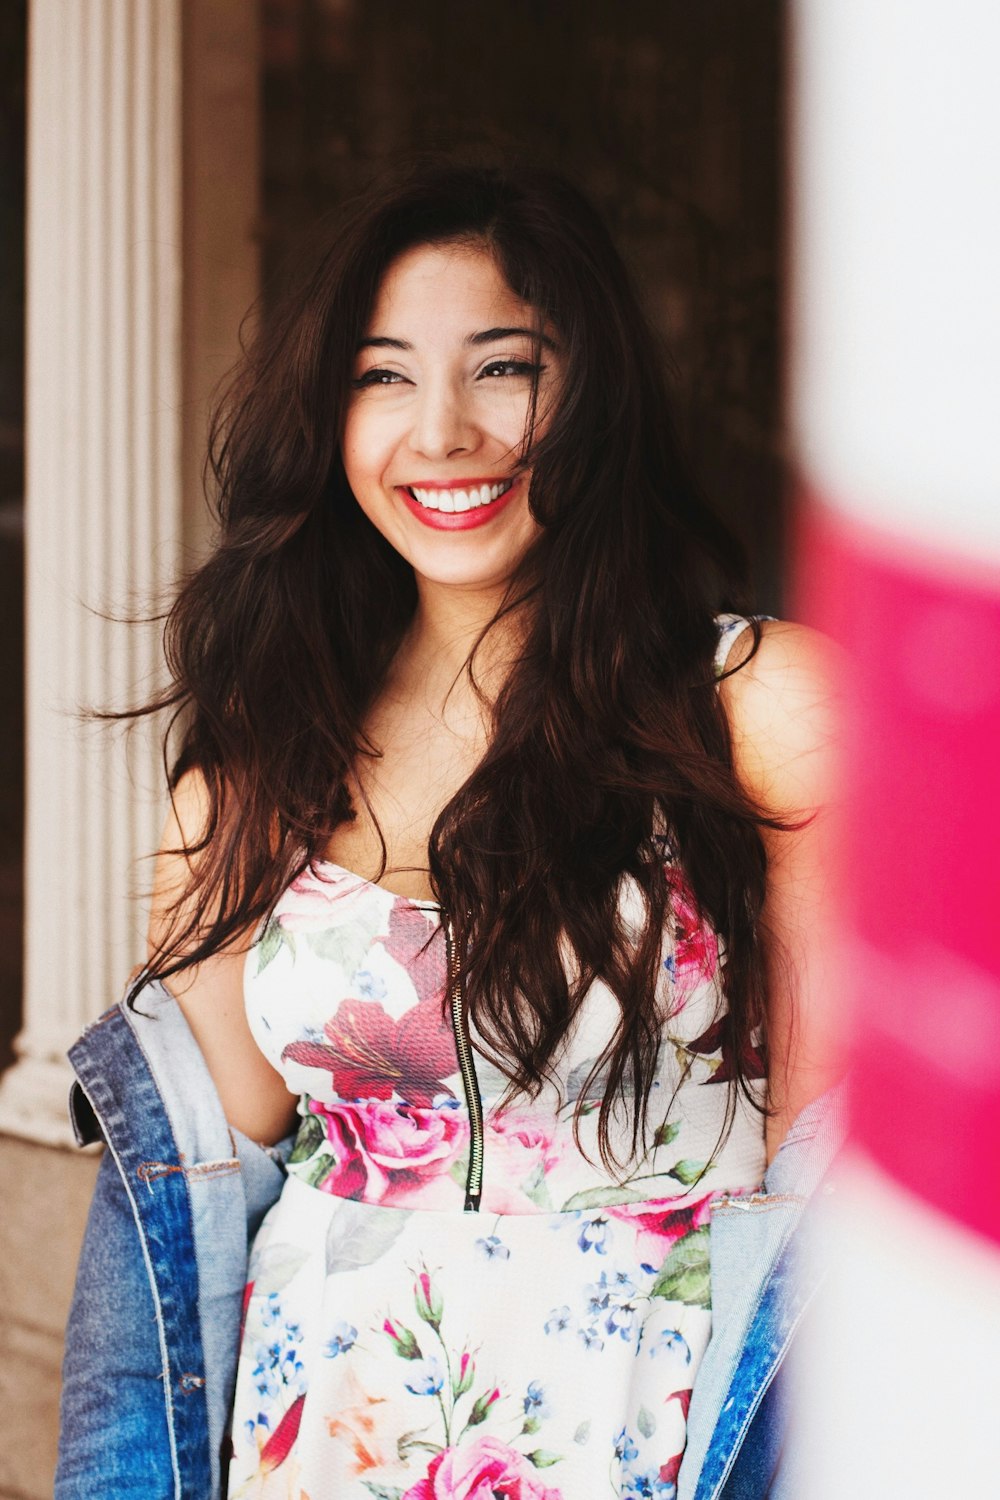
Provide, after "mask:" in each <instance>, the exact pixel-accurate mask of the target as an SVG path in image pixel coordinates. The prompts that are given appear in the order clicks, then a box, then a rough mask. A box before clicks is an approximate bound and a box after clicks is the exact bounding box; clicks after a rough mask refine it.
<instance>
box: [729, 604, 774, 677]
mask: <svg viewBox="0 0 1000 1500" xmlns="http://www.w3.org/2000/svg"><path fill="white" fill-rule="evenodd" d="M775 619H777V616H776V615H716V617H715V628H716V629H717V630H718V632H719V640H718V644H717V645H716V648H715V675H716V677H721V676H722V674H723V672H724V671H725V670H726V662H727V660H728V658H729V653H730V651H731V650H732V649H733V646H734V645H735V644H736V642H737V641H738V640H739V638H740V636H741V635H742V634H743V633H744V631H746V630H749V629H750V626H751V624H752V622H753V621H754V620H759V621H760V622H761V623H762V624H763V622H764V621H765V620H775Z"/></svg>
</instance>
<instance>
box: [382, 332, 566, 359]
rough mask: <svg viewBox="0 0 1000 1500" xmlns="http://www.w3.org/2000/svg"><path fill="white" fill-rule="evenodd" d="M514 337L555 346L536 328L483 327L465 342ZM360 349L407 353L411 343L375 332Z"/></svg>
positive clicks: (474, 344) (477, 344)
mask: <svg viewBox="0 0 1000 1500" xmlns="http://www.w3.org/2000/svg"><path fill="white" fill-rule="evenodd" d="M514 337H521V338H527V339H537V340H538V342H539V343H540V344H543V345H544V347H545V348H546V349H551V350H553V351H554V350H555V347H556V345H555V340H554V339H550V338H549V336H548V334H545V333H540V332H539V330H538V329H537V328H484V329H483V331H482V332H481V333H470V334H469V336H468V338H467V339H466V340H465V342H466V343H467V344H469V345H470V346H471V347H472V348H475V349H478V348H479V347H480V346H481V345H482V344H495V343H498V342H499V341H500V339H509V338H514ZM362 349H402V350H404V351H405V352H407V353H408V352H410V351H412V349H413V345H412V344H408V343H407V342H406V340H405V339H391V338H387V337H386V336H385V335H384V334H376V335H375V336H374V337H372V338H367V339H362V340H361V342H360V344H359V345H358V353H359V354H360V352H361V350H362Z"/></svg>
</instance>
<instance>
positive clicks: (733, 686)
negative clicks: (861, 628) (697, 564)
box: [719, 620, 844, 813]
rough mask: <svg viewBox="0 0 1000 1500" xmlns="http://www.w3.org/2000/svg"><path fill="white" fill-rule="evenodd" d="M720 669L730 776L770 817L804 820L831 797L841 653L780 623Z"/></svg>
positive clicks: (743, 644)
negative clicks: (723, 674)
mask: <svg viewBox="0 0 1000 1500" xmlns="http://www.w3.org/2000/svg"><path fill="white" fill-rule="evenodd" d="M749 646H750V641H749V635H748V632H744V634H743V636H741V637H740V638H738V639H737V641H736V642H735V643H734V645H733V648H732V650H731V651H730V654H729V657H728V659H727V662H726V668H727V670H732V668H734V667H735V668H737V670H736V671H733V672H732V675H731V676H729V677H726V678H724V679H723V681H722V683H721V684H720V689H719V691H720V695H721V698H722V702H723V704H724V706H725V709H726V713H727V715H728V718H729V726H730V731H731V734H732V741H733V760H734V764H735V768H736V773H737V775H738V777H739V779H740V781H741V782H742V784H743V785H744V786H745V788H746V789H747V791H748V792H749V793H750V794H751V796H752V797H754V798H755V800H757V801H759V802H761V803H763V804H764V806H765V807H767V808H768V809H769V810H770V811H772V812H776V813H796V812H809V811H812V810H814V809H815V808H817V807H820V806H822V805H823V804H824V803H825V802H827V801H828V800H829V798H830V796H831V794H832V792H833V786H834V782H835V775H836V771H835V767H836V759H837V744H838V724H839V719H840V700H841V695H842V688H841V684H842V680H843V675H844V666H843V657H842V654H841V652H840V649H839V647H837V646H836V645H835V644H834V642H833V641H831V640H829V639H828V637H826V636H824V635H821V634H820V632H819V631H816V630H811V629H810V628H809V627H808V626H805V625H796V624H792V623H791V622H789V621H785V620H768V621H765V622H764V624H763V625H762V626H761V642H760V646H759V647H758V649H757V651H756V652H754V654H753V655H752V656H749V659H747V658H748V653H749Z"/></svg>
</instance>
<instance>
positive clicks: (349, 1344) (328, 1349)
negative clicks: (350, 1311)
mask: <svg viewBox="0 0 1000 1500" xmlns="http://www.w3.org/2000/svg"><path fill="white" fill-rule="evenodd" d="M357 1337H358V1330H357V1329H356V1328H355V1327H353V1325H352V1324H350V1323H335V1324H334V1326H333V1329H332V1330H331V1334H330V1337H329V1339H328V1340H327V1342H326V1344H325V1345H324V1347H323V1353H324V1354H325V1355H326V1357H327V1359H336V1358H337V1355H338V1354H346V1353H347V1352H348V1350H349V1349H353V1348H354V1345H355V1342H356V1341H357Z"/></svg>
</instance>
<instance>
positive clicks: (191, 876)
mask: <svg viewBox="0 0 1000 1500" xmlns="http://www.w3.org/2000/svg"><path fill="white" fill-rule="evenodd" d="M210 820H211V798H210V795H209V789H208V786H207V785H206V782H205V778H204V776H203V775H202V773H201V772H200V771H196V770H192V771H188V772H187V773H186V774H185V775H184V776H183V777H181V779H180V781H179V782H178V783H177V785H176V786H175V787H174V789H173V794H172V797H171V805H170V808H169V810H168V812H167V817H166V822H165V824H164V828H163V837H162V839H161V842H160V852H159V854H158V855H157V860H156V874H155V877H154V883H153V896H152V902H151V906H150V916H149V949H150V954H151V956H152V955H153V954H154V953H155V952H156V950H157V949H158V948H159V946H160V945H161V944H162V943H163V942H164V941H167V942H171V941H172V939H171V934H172V933H178V934H182V933H183V931H184V929H185V928H186V927H188V926H192V927H193V935H192V937H191V938H190V939H189V940H188V941H187V942H186V943H185V945H184V949H186V951H188V952H190V951H191V948H192V946H193V944H194V942H195V941H196V936H195V935H194V934H199V933H202V932H206V931H208V930H210V928H211V912H210V911H208V912H199V905H200V901H199V897H198V895H197V893H196V890H195V886H194V881H195V878H196V876H197V873H198V867H199V863H200V861H201V860H202V859H203V858H204V857H205V855H206V854H207V853H208V852H209V847H210V846H209V844H208V842H207V835H208V833H209V831H210ZM195 916H197V917H198V921H197V923H196V924H194V923H192V918H193V917H195ZM178 924H180V925H179V926H178ZM252 942H253V934H252V933H247V934H246V935H245V936H244V937H243V938H242V939H240V940H238V941H236V942H232V943H229V944H227V946H226V947H225V948H224V949H220V950H218V951H216V952H214V953H213V954H212V955H211V957H209V958H206V959H203V960H202V961H201V962H200V963H199V964H198V965H197V966H194V967H191V968H188V969H184V970H182V971H181V972H180V973H177V974H174V975H171V976H170V978H169V980H168V984H169V988H170V989H171V991H172V993H173V995H174V997H175V999H176V1000H177V1003H178V1005H179V1006H180V1008H181V1010H182V1011H183V1012H184V1015H185V1016H186V1018H187V1021H188V1024H189V1026H190V1027H191V1031H192V1033H193V1034H194V1037H195V1040H196V1041H197V1043H198V1045H199V1047H200V1048H201V1050H202V1053H203V1055H204V1058H205V1061H206V1063H207V1064H208V1068H209V1072H210V1073H211V1075H212V1080H213V1082H214V1084H215V1087H216V1090H217V1091H218V1095H219V1098H220V1100H221V1101H222V1107H223V1109H224V1111H225V1113H226V1118H227V1119H228V1120H229V1122H230V1124H231V1125H234V1126H235V1127H236V1128H237V1129H238V1130H241V1131H242V1132H243V1133H244V1134H245V1135H248V1136H250V1137H251V1139H253V1140H258V1141H268V1142H271V1141H277V1140H280V1139H281V1137H282V1136H283V1135H285V1134H286V1133H287V1132H288V1130H289V1128H290V1126H291V1123H292V1120H293V1117H294V1114H295V1104H294V1100H293V1099H292V1096H291V1095H290V1094H289V1092H288V1090H287V1088H286V1087H285V1083H284V1080H283V1078H282V1077H281V1075H280V1074H279V1073H278V1072H276V1071H275V1069H274V1068H273V1067H272V1066H271V1064H270V1063H269V1062H268V1061H267V1059H266V1058H265V1057H264V1054H263V1053H262V1052H261V1051H260V1049H259V1048H258V1046H257V1044H256V1042H255V1040H254V1038H253V1036H252V1034H251V1031H250V1027H249V1024H248V1021H247V1016H246V1010H245V1006H244V996H243V969H244V964H245V961H246V953H247V950H248V949H249V948H250V946H251V944H252ZM182 951H184V950H182Z"/></svg>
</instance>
